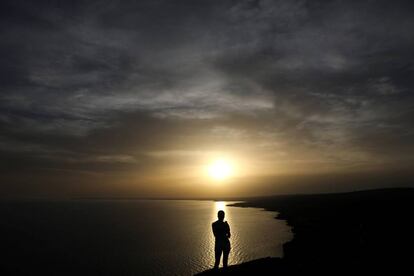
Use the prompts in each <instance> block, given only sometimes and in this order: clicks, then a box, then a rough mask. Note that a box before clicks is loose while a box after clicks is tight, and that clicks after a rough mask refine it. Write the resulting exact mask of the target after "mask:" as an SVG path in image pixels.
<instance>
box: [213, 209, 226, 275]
mask: <svg viewBox="0 0 414 276" xmlns="http://www.w3.org/2000/svg"><path fill="white" fill-rule="evenodd" d="M217 217H218V220H217V221H215V222H213V224H212V225H211V226H212V228H213V234H214V237H215V238H216V243H215V245H214V254H215V257H216V261H215V263H214V268H216V269H217V268H218V267H219V264H220V258H221V253H223V267H227V261H228V258H229V253H230V241H229V238H230V226H229V224H228V223H227V221H223V220H224V211H222V210H220V211H218V213H217Z"/></svg>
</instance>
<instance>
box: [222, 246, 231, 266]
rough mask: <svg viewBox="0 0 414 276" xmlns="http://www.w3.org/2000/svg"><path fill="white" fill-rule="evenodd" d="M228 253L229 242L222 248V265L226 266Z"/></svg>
mask: <svg viewBox="0 0 414 276" xmlns="http://www.w3.org/2000/svg"><path fill="white" fill-rule="evenodd" d="M229 254H230V243H229V244H227V245H226V246H224V248H223V267H227V264H228V260H229Z"/></svg>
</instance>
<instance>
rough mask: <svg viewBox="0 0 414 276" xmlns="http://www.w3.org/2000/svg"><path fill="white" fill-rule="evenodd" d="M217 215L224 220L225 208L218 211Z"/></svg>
mask: <svg viewBox="0 0 414 276" xmlns="http://www.w3.org/2000/svg"><path fill="white" fill-rule="evenodd" d="M217 217H218V219H219V220H221V221H222V220H224V211H223V210H220V211H218V213H217Z"/></svg>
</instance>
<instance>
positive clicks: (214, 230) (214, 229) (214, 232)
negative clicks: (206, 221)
mask: <svg viewBox="0 0 414 276" xmlns="http://www.w3.org/2000/svg"><path fill="white" fill-rule="evenodd" d="M211 228H212V229H213V234H214V237H215V236H216V234H217V233H216V228H215V227H214V223H212V224H211Z"/></svg>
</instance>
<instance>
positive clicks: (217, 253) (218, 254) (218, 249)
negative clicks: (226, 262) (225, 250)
mask: <svg viewBox="0 0 414 276" xmlns="http://www.w3.org/2000/svg"><path fill="white" fill-rule="evenodd" d="M221 252H222V248H221V246H218V245H217V244H216V246H215V247H214V255H215V258H216V261H215V263H214V268H218V267H219V265H220V258H221Z"/></svg>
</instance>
